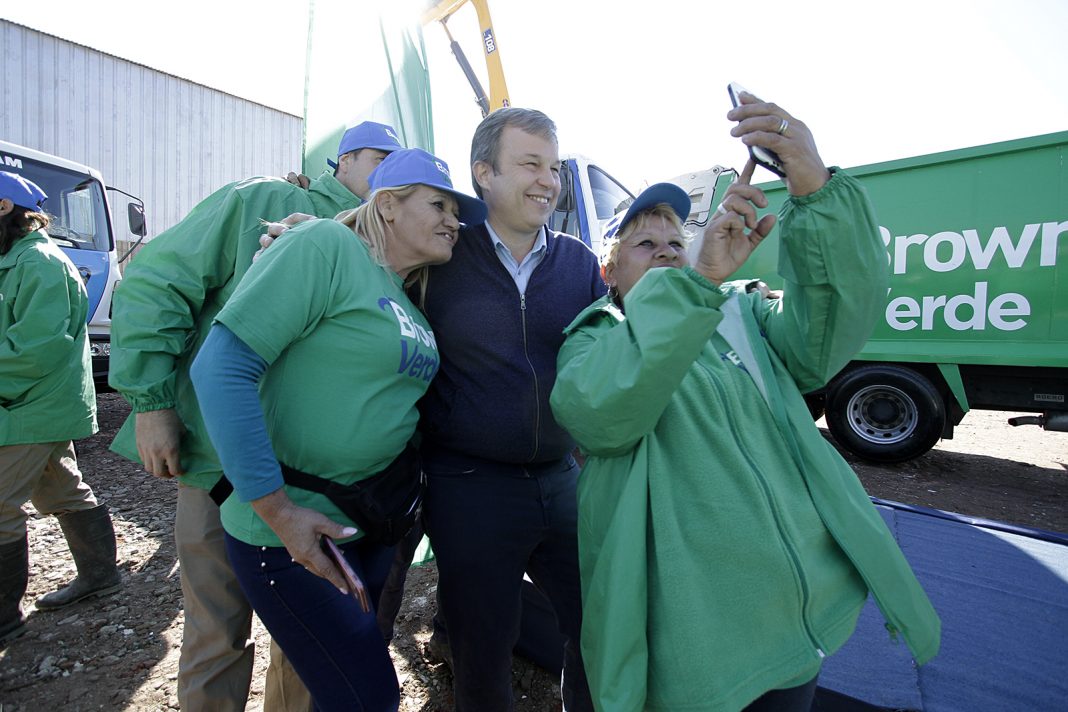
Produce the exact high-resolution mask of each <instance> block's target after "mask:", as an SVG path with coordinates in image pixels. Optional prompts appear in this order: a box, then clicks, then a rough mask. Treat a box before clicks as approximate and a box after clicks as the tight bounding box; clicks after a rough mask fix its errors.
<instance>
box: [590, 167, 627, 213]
mask: <svg viewBox="0 0 1068 712" xmlns="http://www.w3.org/2000/svg"><path fill="white" fill-rule="evenodd" d="M589 176H590V189H591V190H592V191H593V202H594V205H595V206H596V210H597V219H598V220H601V221H604V220H608V219H609V218H611V217H612V216H613V215H615V214H616V213H618V212H619V211H620V210H624V209H626V207H627V206H628V205H630V203H631V201H632V200H634V196H633V195H631V194H630V191H629V190H627V189H626V188H624V187H623V186H621V185H620V184H619V183H618V182H617V181H616V179H615V178H613V177H612V176H610V175H608V174H607V173H605V172H604V171H602V170H601V169H600V168H598V167H597V166H590V167H589Z"/></svg>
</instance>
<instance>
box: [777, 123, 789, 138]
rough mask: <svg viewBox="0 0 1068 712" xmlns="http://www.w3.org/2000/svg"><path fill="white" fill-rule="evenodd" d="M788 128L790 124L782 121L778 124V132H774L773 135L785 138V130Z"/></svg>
mask: <svg viewBox="0 0 1068 712" xmlns="http://www.w3.org/2000/svg"><path fill="white" fill-rule="evenodd" d="M788 128H790V122H789V121H787V120H786V119H783V120H782V122H781V123H780V124H779V129H778V131H776V132H775V133H777V134H779V135H780V136H785V135H786V129H788Z"/></svg>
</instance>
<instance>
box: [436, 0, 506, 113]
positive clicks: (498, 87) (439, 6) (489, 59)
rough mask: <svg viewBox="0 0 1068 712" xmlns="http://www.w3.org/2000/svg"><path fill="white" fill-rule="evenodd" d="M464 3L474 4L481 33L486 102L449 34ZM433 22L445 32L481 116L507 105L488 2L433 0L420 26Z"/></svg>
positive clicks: (465, 59)
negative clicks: (487, 92) (452, 19)
mask: <svg viewBox="0 0 1068 712" xmlns="http://www.w3.org/2000/svg"><path fill="white" fill-rule="evenodd" d="M466 3H471V4H472V5H474V6H475V12H476V13H477V14H478V26H479V29H480V30H481V32H482V50H483V53H484V55H485V58H486V71H487V74H488V75H489V84H490V95H489V98H488V99H487V98H486V95H485V91H484V90H483V89H482V84H481V83H480V82H479V81H478V78H477V77H476V76H475V74H474V72H473V71H472V70H471V65H470V64H469V63H468V61H467V58H466V56H464V53H463V50H462V49H460V45H459V44H458V43H457V42H456V40H454V39H453V38H452V33H450V32H449V27H448V24H447V23H448V21H449V18H450V17H452V15H453V13H455V12H456V11H457V10H458V9H460V7H462V6H463V5H464V4H466ZM432 22H440V23H441V26H442V27H443V28H444V29H445V34H446V35H448V37H449V44H450V47H451V49H452V53H453V55H454V56H455V57H456V61H457V62H459V64H460V69H462V70H463V72H464V75H465V76H466V77H467V81H468V82H469V83H470V84H471V88H472V89H473V90H474V92H475V100H476V101H477V102H478V104H479V107H480V108H481V109H482V115H483V116H486V115H487V114H489V113H490V112H491V111H496V110H497V109H500V108H502V107H505V106H510V105H511V102H510V101H509V99H508V85H507V84H506V83H505V81H504V68H503V66H502V64H501V52H500V47H499V46H498V45H497V36H496V35H495V34H494V32H493V21H492V20H491V19H490V11H489V3H488V0H441V1H440V2H433V0H432V1H431V3H430V6H429V7H428V8H427V9H426V10H425V11H424V12H423V17H422V24H423V25H429V24H430V23H432Z"/></svg>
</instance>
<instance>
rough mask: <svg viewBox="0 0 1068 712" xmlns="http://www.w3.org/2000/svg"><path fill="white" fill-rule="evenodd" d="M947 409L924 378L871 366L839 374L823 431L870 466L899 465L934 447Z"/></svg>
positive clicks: (829, 396) (830, 390)
mask: <svg viewBox="0 0 1068 712" xmlns="http://www.w3.org/2000/svg"><path fill="white" fill-rule="evenodd" d="M945 423H946V404H945V401H944V400H943V399H942V396H941V394H939V392H938V389H937V388H935V386H934V384H932V383H931V381H930V380H928V379H927V377H925V376H924V375H922V374H920V373H917V372H916V371H913V370H911V369H908V368H902V367H900V366H888V365H881V364H872V365H866V366H859V367H857V368H854V369H852V370H849V371H847V372H845V373H843V374H840V375H839V376H838V377H837V378H835V380H834V381H833V382H832V383H831V385H830V387H829V388H828V391H827V428H828V429H829V430H830V431H831V435H833V436H834V439H835V440H836V441H838V443H839V444H840V445H842V446H843V447H844V448H846V449H847V450H849V451H850V452H851V453H853V454H854V455H856V456H857V457H860V458H862V459H865V460H870V461H872V462H903V461H904V460H910V459H912V458H914V457H918V456H920V455H922V454H923V453H925V452H927V451H928V450H930V449H931V448H932V447H934V445H935V443H937V442H938V439H939V438H940V437H941V435H942V430H943V428H944V427H945Z"/></svg>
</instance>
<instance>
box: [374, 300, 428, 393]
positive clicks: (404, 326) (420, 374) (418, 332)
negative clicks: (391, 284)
mask: <svg viewBox="0 0 1068 712" xmlns="http://www.w3.org/2000/svg"><path fill="white" fill-rule="evenodd" d="M378 308H379V309H382V310H383V311H385V310H386V309H387V308H389V309H391V310H392V311H393V316H394V317H396V319H397V325H398V327H399V328H400V337H401V340H400V346H401V356H400V365H399V366H398V367H397V373H407V374H408V375H409V376H410V377H412V378H421V379H422V380H424V381H427V382H429V381H430V379H431V378H433V377H434V374H435V373H437V372H438V355H437V350H438V343H437V341H436V340H435V339H434V332H432V331H429V330H427V329H424V328H423V327H422V326H421V325H420V324H417V323H416V321H415V320H414V319H412V318H411V317H410V316H408V312H407V311H405V309H404V307H402V306H401V305H400V304H398V303H397V302H395V301H393V300H392V299H390V298H389V297H382V298H380V299H379V300H378ZM420 345H422V346H423V347H424V349H425V350H432V351H433V355H431V354H429V353H425V352H424V351H422V350H420V348H419V347H420Z"/></svg>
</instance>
